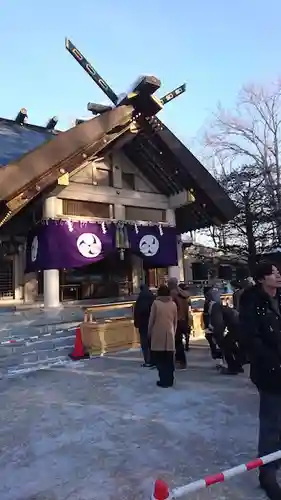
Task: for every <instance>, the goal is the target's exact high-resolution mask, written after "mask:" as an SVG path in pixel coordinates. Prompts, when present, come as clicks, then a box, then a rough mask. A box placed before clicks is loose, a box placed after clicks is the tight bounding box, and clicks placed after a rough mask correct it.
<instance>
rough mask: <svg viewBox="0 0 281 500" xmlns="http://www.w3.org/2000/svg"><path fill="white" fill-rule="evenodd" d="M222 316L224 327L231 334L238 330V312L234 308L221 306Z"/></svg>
mask: <svg viewBox="0 0 281 500" xmlns="http://www.w3.org/2000/svg"><path fill="white" fill-rule="evenodd" d="M221 307H222V316H223V321H224V324H225V327H226V328H227V329H228V331H230V332H232V331H234V330H237V331H238V329H239V312H238V311H237V310H236V309H234V307H229V306H224V305H222V306H221Z"/></svg>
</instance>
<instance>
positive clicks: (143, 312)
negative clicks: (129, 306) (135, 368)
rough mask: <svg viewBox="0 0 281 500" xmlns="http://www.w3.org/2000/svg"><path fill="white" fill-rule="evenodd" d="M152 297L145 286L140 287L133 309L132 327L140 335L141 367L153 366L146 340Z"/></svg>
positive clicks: (147, 340)
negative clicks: (142, 360)
mask: <svg viewBox="0 0 281 500" xmlns="http://www.w3.org/2000/svg"><path fill="white" fill-rule="evenodd" d="M154 299H155V297H154V295H153V293H152V292H151V291H150V290H149V288H148V286H147V285H141V286H140V293H139V296H138V298H137V300H136V303H135V308H134V325H135V328H138V330H139V334H140V344H141V350H142V354H143V359H144V364H143V366H148V367H151V366H153V363H152V360H151V356H150V342H149V338H148V322H149V316H150V310H151V306H152V304H153V302H154Z"/></svg>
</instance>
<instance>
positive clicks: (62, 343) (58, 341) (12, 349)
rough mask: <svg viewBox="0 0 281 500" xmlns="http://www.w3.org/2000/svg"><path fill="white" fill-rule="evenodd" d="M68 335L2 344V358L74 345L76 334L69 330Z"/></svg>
mask: <svg viewBox="0 0 281 500" xmlns="http://www.w3.org/2000/svg"><path fill="white" fill-rule="evenodd" d="M67 333H68V335H64V336H59V337H54V336H50V337H43V338H40V337H39V338H38V339H36V340H34V341H28V342H16V343H10V344H5V345H1V346H0V360H1V358H3V357H7V356H11V355H24V354H26V353H30V352H38V351H45V350H51V349H57V348H59V347H66V346H69V345H72V346H73V345H74V342H75V334H72V333H71V332H67Z"/></svg>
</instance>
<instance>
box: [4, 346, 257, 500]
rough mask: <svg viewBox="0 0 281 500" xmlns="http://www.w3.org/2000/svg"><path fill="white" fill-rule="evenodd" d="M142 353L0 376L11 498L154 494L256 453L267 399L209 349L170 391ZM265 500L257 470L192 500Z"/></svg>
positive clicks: (143, 497) (141, 499)
mask: <svg viewBox="0 0 281 500" xmlns="http://www.w3.org/2000/svg"><path fill="white" fill-rule="evenodd" d="M155 381H156V373H155V371H150V370H147V369H144V368H141V367H140V357H139V354H138V353H135V352H131V353H127V354H123V355H122V354H119V355H118V356H112V357H111V358H101V359H96V360H90V361H87V362H84V364H83V363H79V364H76V365H75V366H73V365H72V364H69V365H68V366H66V367H62V368H60V367H57V368H53V369H49V370H44V371H38V372H36V373H31V374H29V375H26V376H21V377H15V378H12V379H4V380H2V381H0V384H1V385H0V395H1V412H0V450H1V453H0V498H1V500H117V499H118V500H149V498H150V493H151V484H152V481H153V480H154V479H155V478H157V477H162V478H164V479H166V480H167V481H168V482H169V483H170V484H171V486H175V485H182V484H185V483H187V482H189V481H190V480H194V479H199V478H201V477H202V476H204V475H207V474H209V473H214V472H218V471H219V470H221V469H224V468H227V467H229V466H232V465H236V464H239V463H241V462H242V463H243V462H245V461H247V460H248V459H251V458H253V457H254V456H255V450H256V434H257V418H256V415H257V396H256V393H255V391H254V389H253V388H252V386H251V385H250V383H249V382H248V380H247V377H246V376H238V377H230V378H228V377H223V376H221V375H219V374H218V373H216V371H215V370H214V368H213V367H212V363H211V361H210V359H209V356H208V351H207V350H206V349H205V348H203V347H193V349H192V351H191V352H190V353H189V369H188V371H186V372H181V373H178V374H177V382H176V387H175V388H173V389H160V388H157V387H156V385H155ZM189 498H191V499H193V500H207V499H212V500H218V499H220V500H242V499H243V500H259V499H263V498H264V496H263V494H262V492H261V491H260V490H259V489H258V488H257V476H256V473H255V472H251V473H247V475H244V476H241V477H240V478H239V479H232V480H231V482H228V483H225V484H224V485H217V486H214V487H213V488H211V489H210V490H208V491H207V490H204V491H202V492H200V493H198V494H197V495H196V494H195V495H193V496H191V497H189Z"/></svg>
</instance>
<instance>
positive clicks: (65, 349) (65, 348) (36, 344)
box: [0, 322, 79, 377]
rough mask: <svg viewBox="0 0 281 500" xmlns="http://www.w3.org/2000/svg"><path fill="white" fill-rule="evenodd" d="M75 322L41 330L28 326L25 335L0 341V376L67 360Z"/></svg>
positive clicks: (71, 344)
mask: <svg viewBox="0 0 281 500" xmlns="http://www.w3.org/2000/svg"><path fill="white" fill-rule="evenodd" d="M78 325H79V322H75V323H71V324H69V323H68V324H63V325H59V326H60V329H56V330H52V331H50V332H48V331H47V330H48V328H46V329H45V330H46V331H45V332H44V329H42V328H40V329H39V328H28V332H27V331H24V330H23V331H22V334H24V333H25V334H27V333H29V335H28V336H27V335H25V336H21V337H19V336H17V337H16V336H13V337H10V338H9V339H7V340H2V341H1V344H0V376H2V377H3V376H5V375H12V374H16V373H23V372H28V371H32V370H36V369H38V368H44V367H48V366H50V365H52V364H55V363H63V362H65V361H67V360H68V359H69V358H68V355H69V354H70V353H71V351H72V349H73V346H74V341H75V330H76V327H77V326H78Z"/></svg>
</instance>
